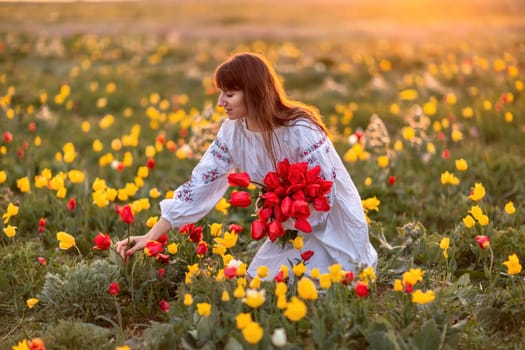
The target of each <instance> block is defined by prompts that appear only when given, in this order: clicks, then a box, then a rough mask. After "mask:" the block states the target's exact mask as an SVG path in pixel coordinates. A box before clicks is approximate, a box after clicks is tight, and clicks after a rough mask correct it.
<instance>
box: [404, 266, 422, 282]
mask: <svg viewBox="0 0 525 350" xmlns="http://www.w3.org/2000/svg"><path fill="white" fill-rule="evenodd" d="M424 274H425V271H422V270H421V269H414V268H411V269H410V270H408V271H407V272H405V273H403V284H406V283H407V282H408V283H410V284H412V285H414V284H416V283H417V282H420V281H423V275H424Z"/></svg>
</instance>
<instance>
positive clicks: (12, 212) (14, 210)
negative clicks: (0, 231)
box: [2, 203, 18, 224]
mask: <svg viewBox="0 0 525 350" xmlns="http://www.w3.org/2000/svg"><path fill="white" fill-rule="evenodd" d="M16 215H18V207H17V206H16V205H14V204H12V203H9V205H8V206H7V210H6V212H5V213H4V214H3V215H2V218H3V219H4V224H7V223H8V222H9V219H11V217H13V216H16Z"/></svg>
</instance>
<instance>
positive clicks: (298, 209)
mask: <svg viewBox="0 0 525 350" xmlns="http://www.w3.org/2000/svg"><path fill="white" fill-rule="evenodd" d="M291 216H292V217H294V218H299V219H306V218H307V217H309V216H310V207H309V206H308V203H307V202H306V201H301V200H297V201H294V202H293V203H292V215H291Z"/></svg>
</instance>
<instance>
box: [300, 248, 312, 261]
mask: <svg viewBox="0 0 525 350" xmlns="http://www.w3.org/2000/svg"><path fill="white" fill-rule="evenodd" d="M312 256H314V251H313V250H307V251H304V252H302V253H301V259H303V261H304V262H306V261H308V260H310V258H311V257H312Z"/></svg>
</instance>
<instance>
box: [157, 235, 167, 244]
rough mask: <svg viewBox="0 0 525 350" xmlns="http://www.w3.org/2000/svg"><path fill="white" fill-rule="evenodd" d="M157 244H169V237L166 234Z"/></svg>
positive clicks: (161, 236)
mask: <svg viewBox="0 0 525 350" xmlns="http://www.w3.org/2000/svg"><path fill="white" fill-rule="evenodd" d="M157 242H159V243H162V244H163V245H166V244H168V235H167V234H166V233H163V234H161V235H160V237H159V238H157Z"/></svg>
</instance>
